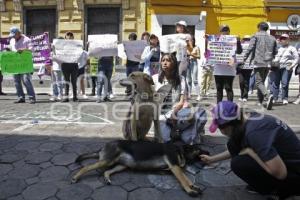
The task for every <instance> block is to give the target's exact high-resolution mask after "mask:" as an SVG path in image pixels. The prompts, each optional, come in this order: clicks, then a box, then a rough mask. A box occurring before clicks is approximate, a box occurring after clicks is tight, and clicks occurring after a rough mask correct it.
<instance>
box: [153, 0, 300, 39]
mask: <svg viewBox="0 0 300 200" xmlns="http://www.w3.org/2000/svg"><path fill="white" fill-rule="evenodd" d="M269 5H270V6H274V5H289V6H292V5H296V6H297V5H298V6H300V3H284V1H283V3H276V4H275V3H268V4H265V3H264V1H262V0H251V1H249V0H207V4H206V5H203V4H202V0H185V1H182V0H150V1H149V5H148V10H147V29H148V30H150V31H151V15H154V14H158V15H161V14H166V15H171V14H173V15H175V14H180V15H199V14H200V12H201V11H206V12H207V21H206V31H207V33H208V34H217V33H218V32H219V26H220V25H221V24H228V25H229V26H230V28H231V33H232V34H236V35H246V34H253V33H255V32H256V31H257V28H256V27H257V24H258V23H259V22H261V21H271V22H285V21H286V20H287V17H288V15H290V14H293V13H298V14H299V13H300V11H299V10H274V9H271V10H267V9H266V7H265V6H269Z"/></svg>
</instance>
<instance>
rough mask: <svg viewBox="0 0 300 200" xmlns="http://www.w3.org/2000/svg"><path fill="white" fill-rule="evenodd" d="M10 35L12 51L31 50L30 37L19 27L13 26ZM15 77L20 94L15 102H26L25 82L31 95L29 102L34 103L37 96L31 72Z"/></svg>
mask: <svg viewBox="0 0 300 200" xmlns="http://www.w3.org/2000/svg"><path fill="white" fill-rule="evenodd" d="M9 37H10V38H12V39H11V40H10V46H11V48H12V51H15V52H18V53H22V52H23V51H26V50H29V51H30V50H31V47H30V39H29V38H28V37H27V36H25V35H24V34H22V33H21V30H20V29H19V28H17V27H12V28H11V29H10V34H9ZM13 77H14V82H15V87H16V90H17V95H18V100H17V101H15V102H14V103H25V94H24V91H23V87H22V83H21V82H23V84H24V85H25V87H26V90H27V94H28V96H29V103H30V104H34V103H35V102H36V98H35V92H34V88H33V85H32V83H31V74H30V73H26V74H15V75H14V76H13Z"/></svg>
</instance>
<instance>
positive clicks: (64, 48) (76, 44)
mask: <svg viewBox="0 0 300 200" xmlns="http://www.w3.org/2000/svg"><path fill="white" fill-rule="evenodd" d="M53 46H54V52H55V53H54V54H55V58H56V59H57V60H59V61H60V62H61V63H77V62H78V60H79V58H80V56H81V54H82V53H83V41H82V40H63V39H55V40H53Z"/></svg>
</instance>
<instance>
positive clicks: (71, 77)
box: [61, 32, 78, 102]
mask: <svg viewBox="0 0 300 200" xmlns="http://www.w3.org/2000/svg"><path fill="white" fill-rule="evenodd" d="M65 39H66V40H74V34H73V33H72V32H67V33H66V35H65ZM61 70H62V72H63V75H64V79H65V95H66V96H65V97H64V99H63V100H62V102H69V88H70V83H72V89H73V101H74V102H76V101H78V98H77V75H78V63H62V64H61Z"/></svg>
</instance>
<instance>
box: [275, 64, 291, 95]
mask: <svg viewBox="0 0 300 200" xmlns="http://www.w3.org/2000/svg"><path fill="white" fill-rule="evenodd" d="M292 74H293V70H286V69H285V68H282V69H275V70H273V71H272V72H271V73H270V81H271V84H270V86H271V93H272V94H273V96H274V99H275V100H278V96H279V90H280V83H281V95H282V100H288V97H289V84H290V80H291V77H292Z"/></svg>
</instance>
